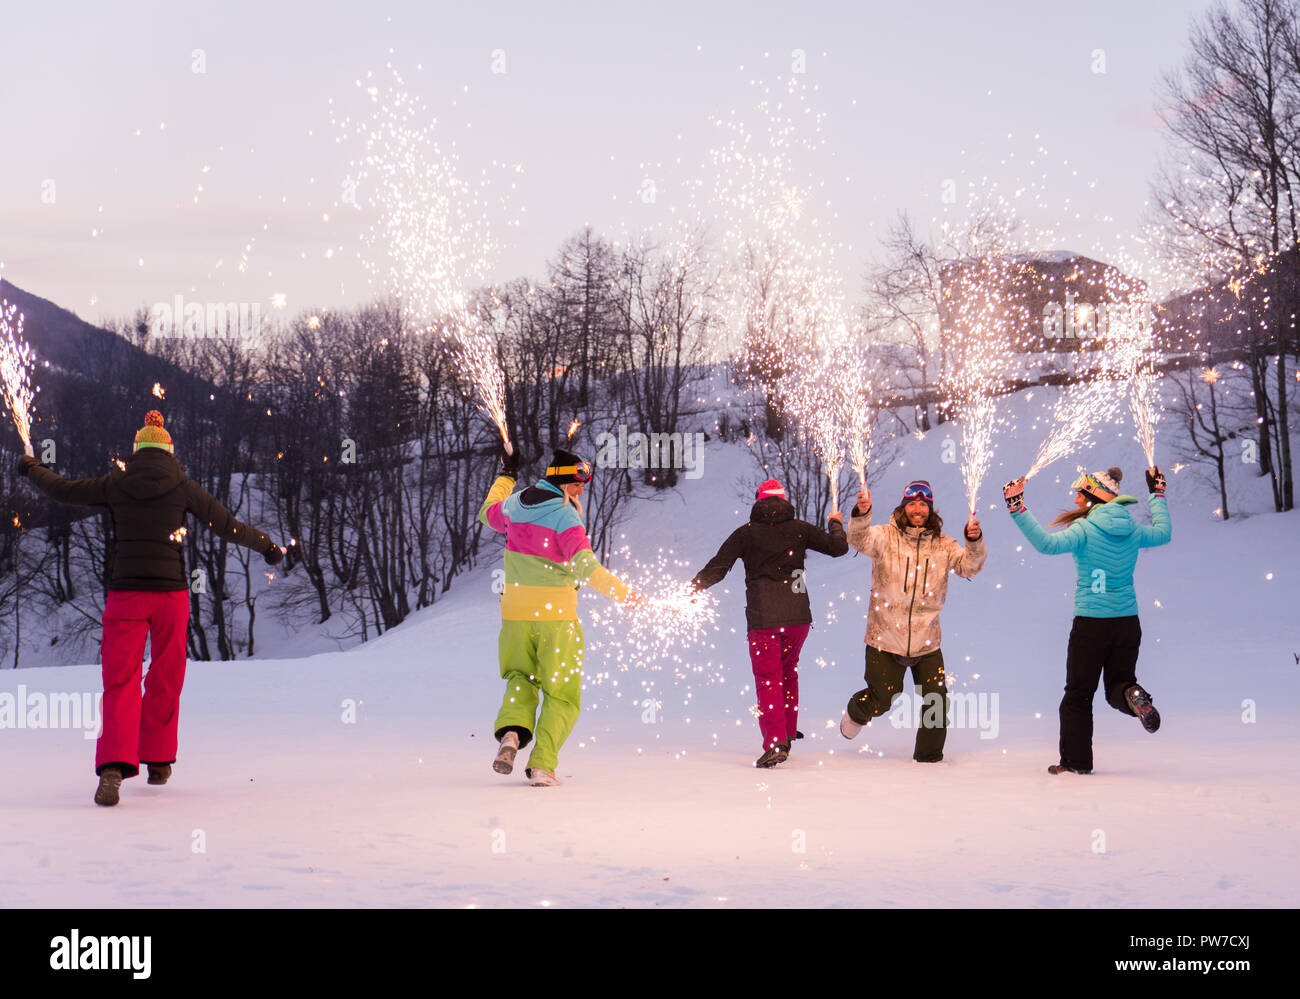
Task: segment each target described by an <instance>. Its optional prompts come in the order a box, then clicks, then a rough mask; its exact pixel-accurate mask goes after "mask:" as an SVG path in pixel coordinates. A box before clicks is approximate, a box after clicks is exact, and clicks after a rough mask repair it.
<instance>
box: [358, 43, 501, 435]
mask: <svg viewBox="0 0 1300 999" xmlns="http://www.w3.org/2000/svg"><path fill="white" fill-rule="evenodd" d="M388 69H389V71H390V73H391V80H390V82H389V83H388V84H387V85H386V86H383V87H381V86H379V85H378V84H376V83H375V82H373V81H372V75H373V74H370V73H368V74H367V75H366V79H365V80H364V81H361V80H358V81H357V86H358V87H359V88H361V89H362V90H363V92H364V94H365V96H366V97H367V98H368V99H369V104H370V112H369V115H368V116H367V117H366V118H364V119H363V120H361V121H358V122H352V121H350V120H349V119H346V118H344V119H342V120H338V121H336V126H337V127H338V128H340V130H342V131H343V132H344V133H345V135H350V136H351V137H353V138H354V139H356V140H357V141H359V142H360V143H361V144H362V145H363V147H364V154H363V155H362V156H361V158H360V159H359V160H357V161H354V162H353V164H352V179H354V180H355V182H356V183H357V185H358V187H359V188H361V189H364V191H365V204H364V207H365V208H366V209H367V210H369V211H370V212H371V213H372V215H373V220H372V221H371V223H370V225H369V226H368V228H367V229H366V230H365V232H364V234H363V238H364V241H365V244H366V247H367V251H368V252H367V253H366V254H365V255H364V257H363V262H364V264H365V266H366V268H367V269H368V270H369V271H370V273H371V275H372V277H374V278H375V279H377V280H378V281H379V282H380V283H382V284H383V286H384V287H385V288H386V289H387V290H388V291H389V292H390V293H391V294H392V295H394V296H395V297H396V298H397V299H398V300H399V301H400V302H401V303H402V304H403V306H404V307H405V308H406V309H407V310H408V311H409V313H410V315H411V317H412V318H413V320H414V321H415V323H416V324H417V326H418V327H419V328H421V329H425V330H430V331H436V332H437V333H439V334H440V335H442V336H443V337H445V338H446V340H447V342H448V346H449V348H450V349H451V351H452V352H453V354H454V355H455V356H456V358H457V363H458V366H459V368H460V371H461V374H462V376H463V377H464V378H465V380H466V382H467V383H469V384H471V385H472V386H473V387H474V388H475V389H476V390H477V392H478V397H479V403H480V408H481V409H482V410H483V412H484V413H486V414H487V416H488V418H489V419H491V420H492V422H493V423H494V424H495V425H496V427H497V430H498V431H499V432H500V434H501V439H502V441H503V442H504V443H505V446H506V449H507V450H510V449H511V444H510V436H509V430H508V427H507V424H506V410H505V374H504V372H503V371H502V368H501V362H500V359H499V357H498V355H497V349H496V345H495V343H494V342H493V339H492V336H491V333H490V331H489V330H488V329H487V328H486V324H485V323H484V321H483V317H482V316H481V315H480V313H479V310H478V308H477V306H476V305H475V303H474V301H473V298H472V290H473V289H474V288H475V287H478V286H479V285H481V284H483V283H484V282H485V281H486V280H487V277H488V272H489V269H490V266H491V261H492V259H493V257H494V256H495V252H496V247H497V244H496V241H495V240H494V238H493V234H492V225H491V221H490V218H489V204H490V200H491V199H490V197H489V188H490V183H489V178H488V174H487V171H486V170H483V171H481V173H480V175H479V176H478V177H477V178H474V179H470V178H468V177H467V176H466V174H465V171H464V170H463V168H462V166H461V163H460V158H459V155H458V154H457V153H456V152H455V151H454V149H455V146H456V143H455V141H452V142H451V149H452V151H450V152H449V151H446V150H444V149H443V148H441V147H440V146H439V144H438V142H437V141H436V139H435V134H434V133H435V126H436V124H437V119H436V118H435V117H434V116H433V115H432V114H431V113H430V112H429V110H428V109H427V108H426V107H425V106H424V105H423V103H421V102H420V101H419V100H418V99H417V98H415V97H413V96H412V95H411V94H410V93H409V92H408V91H407V90H406V87H405V83H404V81H403V80H402V78H401V76H400V75H399V74H398V73H397V71H396V70H395V69H393V67H392V66H391V64H390V66H389V67H388ZM493 166H494V167H496V166H497V164H493Z"/></svg>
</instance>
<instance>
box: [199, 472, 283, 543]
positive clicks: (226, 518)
mask: <svg viewBox="0 0 1300 999" xmlns="http://www.w3.org/2000/svg"><path fill="white" fill-rule="evenodd" d="M185 490H186V497H185V500H186V501H185V508H186V509H187V510H189V512H190V513H192V514H194V516H196V517H198V518H199V520H200V521H202V522H203V524H204V526H206V527H207V528H208V530H210V531H212V532H213V533H215V534H218V535H220V536H221V537H223V538H225V539H226V540H227V541H231V542H233V543H235V544H237V545H240V546H242V547H244V548H251V549H252V550H253V551H255V552H260V553H261V554H263V555H268V556H271V557H272V558H274V557H275V556H274V555H273V553H272V551H271V549H273V548H274V549H276V550H277V551H278V549H279V546H278V545H276V543H275V542H274V541H272V540H271V539H270V537H269V536H268V535H265V534H263V533H262V532H261V531H259V530H258V529H257V528H255V527H249V526H248V525H247V524H245V523H242V522H240V521H239V520H236V519H235V517H234V515H233V514H232V513H231V512H230V511H229V510H227V509H226V508H225V507H224V506H222V505H221V502H220V501H219V500H218V499H217V498H216V497H215V496H213V495H212V494H211V493H210V492H208V491H207V490H206V489H204V488H203V487H202V486H200V485H199V484H198V483H197V482H194V481H192V480H187V481H186V483H185ZM268 561H269V559H268ZM275 561H276V562H278V561H279V559H278V558H275Z"/></svg>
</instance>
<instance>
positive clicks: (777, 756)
mask: <svg viewBox="0 0 1300 999" xmlns="http://www.w3.org/2000/svg"><path fill="white" fill-rule="evenodd" d="M789 758H790V753H789V752H788V751H787V750H786V749H785V743H782V742H778V743H777V744H776V745H775V746H773V747H772V748H771V749H769V750H768V751H767V752H766V753H764V754H763V755H762V756H760V757H759V758H758V759H756V760H755V761H754V766H756V767H761V768H763V769H764V770H766V769H768V768H770V767H774V766H776V765H777V764H778V763H784V762H785V761H786V760H788V759H789Z"/></svg>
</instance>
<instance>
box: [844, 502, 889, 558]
mask: <svg viewBox="0 0 1300 999" xmlns="http://www.w3.org/2000/svg"><path fill="white" fill-rule="evenodd" d="M883 530H884V527H883V526H876V527H872V526H871V507H870V506H868V507H867V508H866V510H865V511H864V512H861V513H859V512H858V507H857V506H855V507H854V508H853V514H852V515H851V516H850V517H849V530H848V542H849V544H851V545H852V546H853V547H854V548H856V549H857V550H858V551H860V552H862V554H863V555H869V556H871V557H872V558H875V557H876V555H877V553H878V552H879V550H880V534H881V532H882V531H883Z"/></svg>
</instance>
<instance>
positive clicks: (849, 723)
mask: <svg viewBox="0 0 1300 999" xmlns="http://www.w3.org/2000/svg"><path fill="white" fill-rule="evenodd" d="M861 731H862V726H861V725H859V724H858V723H857V722H855V721H854V720H853V719H852V718H850V717H849V713H848V712H847V711H845V712H844V717H843V718H841V719H840V735H842V736H844V738H846V739H855V738H857V735H858V733H859V732H861Z"/></svg>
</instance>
